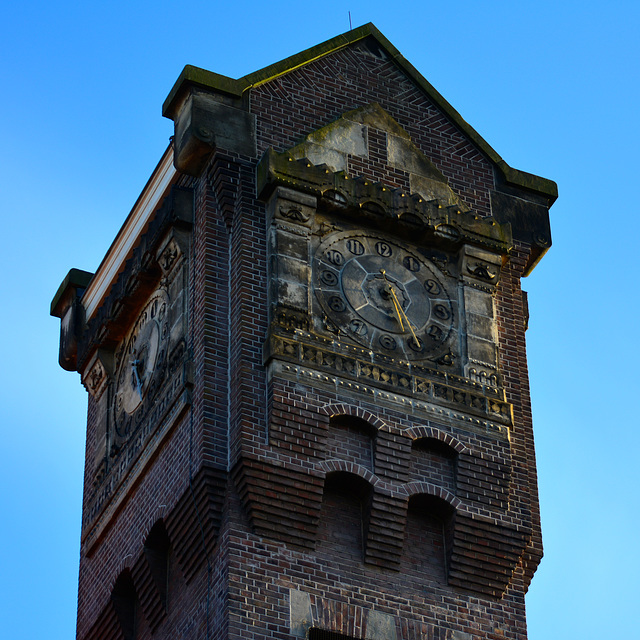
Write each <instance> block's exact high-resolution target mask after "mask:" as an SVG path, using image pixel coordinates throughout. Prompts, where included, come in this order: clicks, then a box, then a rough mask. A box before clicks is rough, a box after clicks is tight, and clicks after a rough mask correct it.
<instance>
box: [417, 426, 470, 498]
mask: <svg viewBox="0 0 640 640" xmlns="http://www.w3.org/2000/svg"><path fill="white" fill-rule="evenodd" d="M457 458H458V453H457V452H456V450H455V449H453V448H452V447H450V446H449V445H448V444H446V443H444V442H442V440H438V439H437V438H419V439H418V440H414V441H413V445H412V447H411V467H410V471H409V479H410V480H411V481H416V480H417V481H421V482H430V483H432V484H435V485H437V486H439V487H442V488H443V489H446V490H447V491H449V492H450V493H453V494H454V495H455V491H456V463H457Z"/></svg>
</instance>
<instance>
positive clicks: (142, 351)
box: [113, 291, 168, 436]
mask: <svg viewBox="0 0 640 640" xmlns="http://www.w3.org/2000/svg"><path fill="white" fill-rule="evenodd" d="M167 307H168V305H167V296H166V294H165V293H164V292H163V291H158V292H156V293H155V294H154V295H153V296H152V297H151V298H150V299H149V301H148V302H147V304H146V305H145V307H144V309H143V310H142V312H141V313H140V315H139V316H138V319H137V320H136V322H135V324H134V325H133V329H132V330H131V333H130V334H129V336H128V338H127V339H126V342H125V345H124V348H123V350H122V352H121V356H120V362H119V363H118V373H117V377H116V392H115V398H114V404H113V408H114V422H115V427H116V431H117V432H118V435H120V436H126V435H129V434H130V432H131V430H132V423H133V418H132V417H133V415H134V414H135V413H136V411H138V409H139V408H140V407H141V405H143V403H144V401H145V399H146V398H147V397H148V396H149V394H150V393H151V392H152V391H153V390H154V387H156V386H157V384H158V382H159V380H158V379H157V378H158V369H159V368H160V367H161V365H162V363H163V362H164V356H165V348H164V343H165V341H166V336H167V335H168V326H167V317H166V316H167Z"/></svg>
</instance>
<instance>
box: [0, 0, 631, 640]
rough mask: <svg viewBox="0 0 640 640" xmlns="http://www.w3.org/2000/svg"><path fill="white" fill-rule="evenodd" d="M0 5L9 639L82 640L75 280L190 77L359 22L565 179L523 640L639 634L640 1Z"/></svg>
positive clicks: (539, 295)
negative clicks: (71, 335)
mask: <svg viewBox="0 0 640 640" xmlns="http://www.w3.org/2000/svg"><path fill="white" fill-rule="evenodd" d="M223 5H224V6H223ZM4 7H5V8H4V9H2V14H1V21H0V24H1V25H2V37H1V38H0V65H1V67H2V75H1V77H2V87H1V89H0V91H1V92H2V99H1V100H0V118H1V121H2V123H3V140H2V153H0V167H1V170H0V194H1V205H0V206H1V207H2V228H3V243H2V244H3V247H2V251H1V252H0V261H1V264H0V267H1V273H2V280H1V285H0V291H1V298H0V299H1V300H2V314H0V322H1V327H0V329H1V332H2V333H1V335H2V341H1V346H0V353H1V356H2V358H1V362H2V368H1V369H0V378H1V384H0V389H1V393H2V402H0V408H1V409H0V411H1V414H0V430H1V435H2V440H1V442H2V445H1V446H2V464H1V465H0V514H2V515H1V518H2V519H1V521H0V522H1V526H0V629H2V635H3V636H4V637H7V638H20V639H21V640H35V639H38V640H40V639H41V638H47V639H48V640H58V639H63V638H64V639H68V638H72V637H74V633H75V631H74V625H75V614H76V611H75V610H76V583H77V570H78V556H79V533H80V501H81V489H82V486H81V485H82V469H83V457H84V422H85V409H86V393H85V391H84V389H83V388H82V386H81V384H80V380H79V376H78V375H77V374H72V373H67V372H65V371H63V370H62V369H60V368H59V367H58V365H57V348H58V332H59V322H58V320H57V319H55V318H51V317H49V303H50V300H51V298H52V296H53V294H54V293H55V291H56V289H57V287H58V285H59V283H60V281H61V280H62V278H63V277H64V276H65V274H66V273H67V271H68V269H69V268H70V267H78V268H82V269H86V270H89V271H93V270H95V268H96V267H97V266H98V264H99V262H100V259H101V258H102V256H103V255H104V253H105V251H106V249H107V248H108V247H109V244H110V243H111V240H112V239H113V237H114V236H115V234H116V232H117V231H118V229H119V227H120V225H121V224H122V222H123V221H124V219H125V217H126V215H127V213H128V212H129V210H130V208H131V206H132V205H133V203H134V202H135V200H136V197H137V196H138V194H139V192H140V190H141V189H142V187H143V186H144V184H145V182H146V180H147V178H148V176H149V174H150V172H151V171H152V169H153V168H154V166H155V164H156V162H157V161H158V159H159V158H160V155H161V153H162V152H163V150H164V148H165V147H166V145H167V143H168V139H169V136H170V135H171V134H172V123H171V122H170V121H168V120H165V119H163V118H162V117H161V114H160V109H161V105H162V102H163V100H164V98H165V97H166V95H167V94H168V92H169V90H170V89H171V87H172V85H173V83H174V81H175V80H176V78H177V77H178V75H179V73H180V71H181V70H182V67H183V66H184V65H185V64H193V65H197V66H201V67H204V68H207V69H210V70H212V71H216V72H218V73H222V74H225V75H228V76H231V77H240V76H242V75H244V74H246V73H249V72H251V71H253V70H255V69H258V68H261V67H263V66H265V65H267V64H269V63H272V62H275V61H277V60H280V59H282V58H284V57H286V56H288V55H291V54H293V53H297V52H298V51H300V50H302V49H305V48H307V47H309V46H312V45H314V44H317V43H319V42H322V41H324V40H326V39H328V38H330V37H333V36H334V35H337V34H339V33H342V32H344V31H346V30H348V28H349V18H348V11H349V10H350V11H351V16H352V21H353V26H354V27H355V26H358V25H360V24H363V23H365V22H369V21H371V22H374V24H375V25H376V26H377V27H378V28H379V29H380V30H381V31H382V32H383V33H384V34H385V35H386V36H387V38H389V40H391V42H392V43H393V44H394V45H395V46H396V47H397V48H398V49H399V50H400V51H401V52H402V53H403V54H404V55H405V57H406V58H407V59H408V60H409V61H410V62H411V63H413V65H414V66H415V67H416V68H417V69H418V70H419V71H420V72H421V73H422V74H423V75H424V76H425V77H426V78H427V79H428V80H429V81H430V82H431V83H432V84H433V85H434V86H435V87H436V89H438V91H440V93H442V94H443V95H444V96H445V98H446V99H447V100H448V101H449V102H450V103H451V104H452V105H453V106H454V107H455V108H456V109H457V110H458V111H459V112H460V113H461V114H462V116H463V117H464V118H465V119H466V120H467V121H468V122H469V123H470V124H471V125H472V126H473V127H474V128H475V129H476V130H477V131H478V132H479V133H480V134H481V135H482V136H483V137H484V138H485V139H486V140H487V141H488V142H489V143H490V144H491V145H492V146H493V147H494V148H495V149H496V150H497V151H498V153H500V155H502V157H503V158H504V159H505V160H506V161H507V162H508V163H509V164H510V165H511V166H513V167H516V168H518V169H523V170H525V171H529V172H532V173H537V174H539V175H542V176H544V177H547V178H551V179H553V180H555V181H556V182H557V183H558V185H559V189H560V198H559V200H558V202H557V203H556V204H555V205H554V207H553V208H552V210H551V216H552V230H553V238H554V245H553V247H552V249H551V251H550V252H549V253H548V254H547V256H546V257H545V258H544V260H543V261H542V263H541V264H540V265H539V266H538V267H537V269H536V270H535V271H534V272H533V274H532V275H531V276H530V277H529V278H528V279H527V280H526V281H525V282H524V286H525V288H526V289H527V290H528V291H529V301H530V310H531V322H530V328H529V332H528V347H529V363H530V368H531V385H532V395H533V408H534V423H535V430H536V431H535V433H536V451H537V457H538V463H539V479H540V499H541V503H542V518H543V534H544V542H545V558H544V560H543V562H542V565H541V567H540V569H539V570H538V573H537V575H536V577H535V578H534V582H533V586H532V588H531V590H530V593H529V595H528V597H527V598H528V620H529V629H530V634H529V637H530V640H552V639H554V638H562V639H563V640H572V639H574V638H575V639H576V640H577V639H579V640H592V639H593V640H596V639H597V640H602V638H636V637H638V624H637V620H636V618H637V607H638V604H637V600H638V586H637V579H638V574H639V573H640V571H639V570H640V566H639V565H640V562H639V558H638V544H637V540H638V530H639V529H640V515H639V512H640V510H639V509H638V494H637V491H638V485H639V479H640V478H639V475H640V474H639V468H640V464H638V461H637V456H638V449H639V446H638V445H639V444H640V436H639V433H640V430H639V429H638V426H639V425H638V423H639V419H638V411H639V408H638V402H637V399H638V395H639V394H638V391H637V389H636V382H635V378H634V377H633V376H634V375H635V374H634V373H633V371H635V370H636V367H638V298H637V288H638V285H637V281H638V276H637V272H638V254H639V253H640V251H639V250H638V246H637V245H638V226H637V223H636V222H634V220H636V219H637V216H638V212H637V206H638V205H637V203H636V202H635V200H636V198H637V195H636V194H635V188H636V185H637V184H638V175H639V173H640V171H639V169H640V166H639V164H640V163H639V161H638V157H639V150H640V135H639V125H638V115H637V111H638V104H639V103H640V83H639V81H638V66H639V63H640V55H639V54H640V45H639V44H638V43H639V41H640V38H639V37H638V33H639V31H640V3H638V2H637V0H635V1H633V2H632V1H615V0H614V1H612V2H606V3H605V2H588V1H582V2H577V1H576V2H573V1H572V2H566V1H563V0H555V2H550V1H548V0H538V1H537V2H529V1H520V2H514V1H513V0H511V1H510V2H506V1H505V2H493V1H491V0H485V1H484V2H479V1H476V2H471V1H470V2H458V1H455V0H452V1H450V2H437V3H436V2H424V1H422V2H415V3H409V2H403V1H401V0H399V1H398V2H394V3H388V2H384V3H383V2H379V1H378V0H374V1H372V2H363V1H361V0H352V1H351V2H333V1H327V2H321V3H320V2H319V3H314V2H310V3H303V2H300V0H297V1H296V2H290V1H282V2H279V3H267V2H254V1H253V0H246V1H245V2H243V3H240V2H233V3H231V2H229V3H215V2H200V1H199V0H193V1H191V2H182V3H177V2H175V3H174V2H155V3H151V2H137V1H136V0H132V1H131V2H127V3H124V2H121V1H120V0H112V1H111V2H109V3H106V2H101V3H77V4H74V3H69V2H66V1H65V0H61V1H59V2H57V3H51V2H47V3H44V2H42V3H38V2H33V1H29V0H27V1H25V2H23V3H20V4H18V3H16V5H15V6H14V7H13V8H11V9H9V8H8V3H5V5H4ZM634 612H635V613H634Z"/></svg>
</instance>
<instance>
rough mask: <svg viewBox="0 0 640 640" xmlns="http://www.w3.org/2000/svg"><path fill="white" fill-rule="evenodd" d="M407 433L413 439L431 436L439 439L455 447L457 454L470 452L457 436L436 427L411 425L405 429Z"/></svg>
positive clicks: (452, 447)
mask: <svg viewBox="0 0 640 640" xmlns="http://www.w3.org/2000/svg"><path fill="white" fill-rule="evenodd" d="M405 433H406V435H407V436H409V438H411V440H414V441H415V440H421V439H423V438H431V439H433V440H439V441H440V442H442V443H443V444H445V445H447V446H448V447H450V448H451V449H453V450H454V451H455V452H456V453H457V454H469V453H470V452H469V450H468V449H467V447H465V446H464V444H462V442H460V440H458V439H457V438H454V437H453V436H452V435H451V434H449V433H445V432H444V431H440V429H436V428H435V427H426V426H417V427H411V428H410V429H407V430H406V431H405Z"/></svg>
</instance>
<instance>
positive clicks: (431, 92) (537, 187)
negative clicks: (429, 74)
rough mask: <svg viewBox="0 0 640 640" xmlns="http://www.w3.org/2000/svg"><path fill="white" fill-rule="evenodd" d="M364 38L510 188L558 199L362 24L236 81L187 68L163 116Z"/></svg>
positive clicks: (551, 187)
mask: <svg viewBox="0 0 640 640" xmlns="http://www.w3.org/2000/svg"><path fill="white" fill-rule="evenodd" d="M365 38H373V39H374V40H375V41H376V42H377V44H378V46H380V47H381V49H383V50H384V52H385V53H386V55H387V56H388V57H389V58H391V59H392V60H393V61H394V62H395V64H396V65H397V66H398V67H399V68H400V69H401V70H402V71H403V72H404V73H405V74H406V75H407V76H408V77H409V78H410V79H411V80H412V81H413V82H414V83H415V84H416V85H417V86H418V87H420V89H421V90H422V91H423V92H424V93H425V94H426V95H427V97H428V98H429V99H430V100H431V101H432V102H433V103H434V104H435V105H436V106H437V107H438V108H439V109H440V110H441V111H442V112H443V113H444V114H445V115H446V116H447V117H448V118H449V119H450V120H451V121H452V122H453V123H454V124H455V125H456V126H457V127H458V128H459V129H460V130H461V131H462V133H463V134H464V135H465V136H466V137H468V138H469V140H471V141H472V142H473V143H474V144H475V145H476V146H477V147H478V148H479V149H480V151H482V152H483V153H484V154H485V156H486V157H487V158H488V159H489V160H490V161H491V162H492V164H493V165H494V166H495V167H496V169H497V170H498V173H499V174H500V175H501V177H502V179H503V180H504V181H505V182H506V183H508V184H512V185H514V186H517V187H520V188H524V189H527V190H528V191H533V192H536V193H538V194H540V195H541V196H544V197H545V199H546V200H548V203H549V205H550V204H552V203H553V202H554V201H555V199H556V198H557V195H558V189H557V186H556V184H555V182H553V181H551V180H547V179H546V178H541V177H539V176H535V175H532V174H530V173H527V172H524V171H519V170H517V169H513V168H512V167H510V166H509V165H508V164H507V163H506V162H505V161H504V160H503V159H502V158H501V157H500V155H499V154H498V153H497V152H496V151H495V150H494V149H493V148H492V147H491V146H490V145H489V144H488V143H487V141H486V140H485V139H484V138H482V136H480V134H479V133H478V132H477V131H476V130H475V129H474V128H473V127H471V126H470V125H469V124H468V123H467V122H466V121H465V120H464V118H462V116H461V115H460V114H459V113H458V112H457V111H456V110H455V109H454V108H453V107H452V106H451V105H450V104H449V103H448V102H447V101H446V100H445V99H444V98H443V97H442V96H441V95H440V93H438V91H436V89H435V88H434V87H433V86H432V85H431V84H430V83H429V82H428V81H427V80H426V79H425V78H424V77H423V76H422V75H421V74H420V73H419V72H418V71H417V70H416V69H415V67H414V66H413V65H412V64H411V63H410V62H409V61H407V60H406V59H405V58H404V56H402V54H401V53H400V52H399V51H398V50H397V49H396V48H395V47H394V46H393V45H392V44H391V43H390V42H389V41H388V40H387V39H386V38H385V37H384V36H383V35H382V33H380V31H378V29H377V28H376V27H375V26H374V25H373V24H372V23H369V24H366V25H363V26H361V27H358V28H357V29H353V30H352V31H348V32H347V33H344V34H342V35H340V36H337V37H335V38H332V39H331V40H327V41H326V42H324V43H322V44H319V45H316V46H314V47H311V48H310V49H307V50H305V51H302V52H300V53H298V54H296V55H293V56H290V57H289V58H286V59H284V60H282V61H280V62H277V63H275V64H272V65H269V66H267V67H265V68H263V69H260V70H258V71H255V72H253V73H250V74H248V75H246V76H244V77H242V78H240V79H237V80H235V79H233V78H229V77H227V76H223V75H221V74H217V73H213V72H211V71H206V70H205V69H200V68H198V67H194V66H191V65H187V66H186V67H185V68H184V69H183V71H182V73H181V74H180V77H179V78H178V80H177V81H176V83H175V84H174V86H173V88H172V90H171V92H170V93H169V96H168V97H167V99H166V100H165V103H164V105H163V115H164V116H166V117H168V118H172V119H173V118H174V117H175V115H176V112H177V110H178V109H179V108H180V105H181V103H182V101H183V99H184V96H185V95H186V94H187V92H188V90H189V88H190V87H200V88H203V89H207V90H210V91H211V90H213V91H215V92H218V93H222V94H225V95H228V96H229V97H232V98H238V99H240V98H242V97H243V94H244V93H245V92H246V91H247V90H248V89H251V88H254V87H257V86H259V85H262V84H264V83H266V82H269V81H271V80H274V79H276V78H278V77H280V76H282V75H285V74H287V73H290V72H292V71H294V70H295V69H298V68H300V67H302V66H304V65H306V64H309V63H311V62H313V61H315V60H318V59H320V58H322V57H324V56H327V55H329V54H331V53H335V52H336V51H339V50H340V49H343V48H344V47H347V46H349V45H351V44H354V43H356V42H359V41H361V40H363V39H365Z"/></svg>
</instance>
